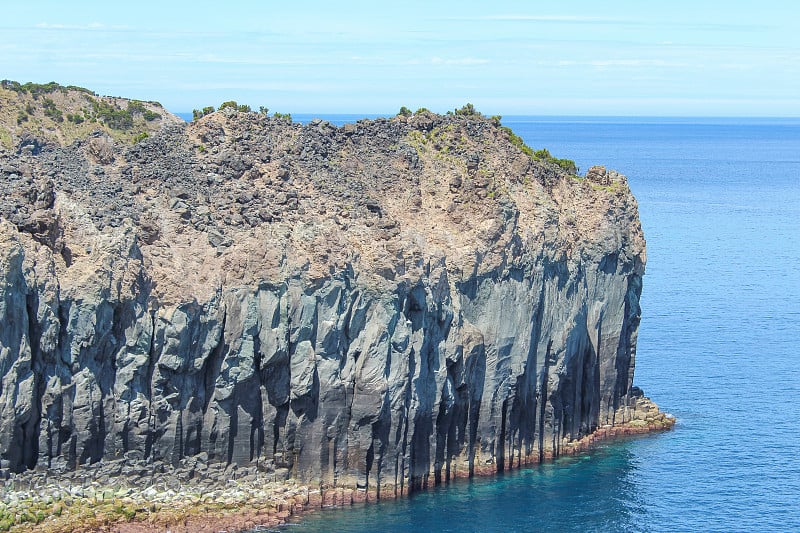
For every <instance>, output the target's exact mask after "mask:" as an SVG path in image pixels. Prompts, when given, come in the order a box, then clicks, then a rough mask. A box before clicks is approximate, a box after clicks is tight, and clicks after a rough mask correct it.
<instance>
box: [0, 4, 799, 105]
mask: <svg viewBox="0 0 800 533" xmlns="http://www.w3.org/2000/svg"><path fill="white" fill-rule="evenodd" d="M1 11H2V16H1V17H0V78H6V79H12V80H16V81H21V82H25V81H34V82H42V83H44V82H49V81H57V82H59V83H61V84H64V85H79V86H82V87H87V88H90V89H92V90H94V91H96V92H98V93H99V94H105V95H112V96H126V97H131V98H139V99H142V100H155V101H159V102H161V103H162V104H163V105H164V106H165V107H167V108H168V109H169V110H171V111H173V112H187V111H191V110H192V109H194V108H200V107H204V106H208V105H219V104H220V103H221V102H223V101H226V100H237V101H238V102H239V103H247V104H249V105H251V106H253V108H258V106H262V105H263V106H266V107H268V108H270V109H271V110H272V111H280V112H284V113H286V112H288V113H364V114H370V113H376V114H389V113H396V112H397V110H398V109H399V108H400V106H407V107H409V108H411V109H412V110H414V109H417V108H419V107H427V108H429V109H431V110H433V111H438V112H443V111H446V110H449V109H453V108H456V107H461V106H462V105H463V104H465V103H467V102H471V103H473V104H474V105H475V107H476V108H477V109H478V110H479V111H482V112H483V113H484V114H500V115H520V114H533V115H627V116H791V117H797V116H800V30H799V29H798V25H799V24H800V2H797V1H795V0H791V1H790V0H785V1H777V0H760V1H757V2H756V1H751V0H747V1H743V0H728V1H725V2H722V1H719V2H717V1H704V0H692V1H685V0H670V1H669V2H647V1H643V0H636V1H614V0H606V1H604V2H598V1H596V0H591V1H588V0H587V1H569V0H564V1H559V2H554V1H548V2H540V1H508V0H495V1H488V2H487V1H481V2H477V1H471V0H461V1H454V0H443V1H435V0H428V1H425V2H423V1H418V0H406V1H403V2H389V1H386V2H380V1H378V0H373V1H371V2H360V1H356V2H348V1H347V0H338V1H335V2H334V1H330V0H329V1H324V2H323V1H303V0H281V1H277V2H276V1H259V2H255V1H254V2H245V1H241V0H227V1H226V2H204V1H202V0H195V1H183V0H178V1H170V0H162V1H161V2H155V1H152V0H141V1H137V2H108V1H107V0H104V1H103V2H94V1H77V0H76V1H64V0H57V1H53V0H36V1H28V2H18V1H16V2H8V3H7V4H6V5H4V6H3V8H2V10H1Z"/></svg>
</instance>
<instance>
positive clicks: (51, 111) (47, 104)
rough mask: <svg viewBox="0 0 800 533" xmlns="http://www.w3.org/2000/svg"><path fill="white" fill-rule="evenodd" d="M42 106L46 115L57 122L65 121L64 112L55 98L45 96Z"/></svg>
mask: <svg viewBox="0 0 800 533" xmlns="http://www.w3.org/2000/svg"><path fill="white" fill-rule="evenodd" d="M42 107H43V108H44V116H46V117H50V118H52V119H53V120H55V121H56V122H64V114H63V113H62V112H61V110H60V109H58V108H57V107H56V103H55V102H54V101H53V100H51V99H50V98H45V99H44V100H43V101H42Z"/></svg>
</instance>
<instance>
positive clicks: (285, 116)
mask: <svg viewBox="0 0 800 533" xmlns="http://www.w3.org/2000/svg"><path fill="white" fill-rule="evenodd" d="M272 116H273V117H275V118H282V119H285V120H288V121H289V122H291V121H292V114H291V113H278V112H276V113H275V114H274V115H272Z"/></svg>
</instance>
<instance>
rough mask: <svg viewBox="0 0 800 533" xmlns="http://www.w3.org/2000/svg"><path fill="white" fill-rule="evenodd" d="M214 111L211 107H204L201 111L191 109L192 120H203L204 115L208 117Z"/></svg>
mask: <svg viewBox="0 0 800 533" xmlns="http://www.w3.org/2000/svg"><path fill="white" fill-rule="evenodd" d="M220 109H222V108H220ZM214 111H216V109H215V108H214V106H213V105H210V106H206V107H204V108H203V109H193V110H192V120H199V119H201V118H203V117H204V116H206V115H210V114H211V113H213V112H214Z"/></svg>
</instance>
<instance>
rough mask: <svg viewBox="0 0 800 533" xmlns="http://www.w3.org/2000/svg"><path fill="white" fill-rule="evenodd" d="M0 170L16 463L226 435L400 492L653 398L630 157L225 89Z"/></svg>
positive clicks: (484, 125) (186, 449)
mask: <svg viewBox="0 0 800 533" xmlns="http://www.w3.org/2000/svg"><path fill="white" fill-rule="evenodd" d="M98 139H100V140H98ZM598 174H599V172H598ZM593 175H594V174H593ZM0 182H2V184H3V188H4V194H3V196H2V199H1V200H0V276H1V277H2V283H0V323H1V324H2V328H0V377H1V378H2V382H1V383H0V457H1V458H2V461H3V465H2V467H3V468H6V469H10V470H12V471H17V472H18V471H22V470H25V469H32V468H36V467H43V468H50V469H61V470H64V469H66V470H69V469H73V468H76V467H78V466H79V465H82V464H87V463H94V462H98V461H101V460H103V459H118V458H122V457H125V456H126V454H131V453H134V454H136V457H141V458H142V459H143V460H145V461H151V462H152V461H162V462H166V463H172V464H178V463H179V462H180V461H181V460H182V459H184V458H186V457H188V456H194V455H197V454H204V455H203V456H204V457H205V456H206V455H207V457H208V460H209V461H211V462H214V461H218V462H222V463H232V464H237V465H241V466H246V465H269V468H270V469H285V470H282V471H285V472H287V475H293V476H294V477H296V478H298V479H301V480H303V481H306V482H311V483H316V482H319V483H321V484H323V485H325V486H345V487H352V488H362V489H363V488H366V489H368V490H375V491H376V492H378V493H380V492H381V491H383V492H384V494H386V493H387V492H388V493H390V494H391V495H395V494H397V493H400V492H405V491H409V490H415V489H416V488H421V487H424V486H427V485H429V484H432V483H434V482H436V481H441V480H445V479H448V478H450V477H453V476H460V475H468V474H471V473H472V472H475V471H486V470H502V469H508V468H513V467H516V466H517V465H519V464H521V463H524V462H528V461H535V460H539V459H541V458H544V457H552V456H556V455H558V454H559V453H560V452H561V450H562V449H564V447H565V446H567V445H568V443H570V442H574V441H577V440H579V439H581V438H582V437H585V436H586V435H588V434H590V433H591V432H593V431H594V430H596V429H598V428H600V427H602V426H607V425H619V424H621V423H624V422H627V421H629V420H631V419H632V418H633V417H635V412H634V411H635V409H634V408H635V406H636V405H637V401H638V395H637V394H634V393H632V378H633V370H634V359H635V351H636V335H637V328H638V324H639V315H640V310H639V295H640V292H641V288H642V275H643V271H644V262H645V247H644V246H645V243H644V239H643V236H642V231H641V227H640V224H639V220H638V214H637V206H636V202H635V200H634V198H633V196H632V195H631V193H630V191H629V189H628V187H627V183H626V180H625V178H624V177H623V176H621V175H619V174H617V173H615V172H613V171H606V170H605V169H603V172H602V184H601V185H600V184H598V183H595V181H592V180H587V179H581V178H577V177H575V176H570V175H568V174H567V173H566V172H565V171H563V170H562V169H561V168H560V167H558V166H557V165H555V164H552V163H550V162H548V161H537V160H535V159H533V158H531V156H529V155H526V153H525V152H524V151H523V150H522V149H521V147H520V146H518V145H517V144H515V143H514V142H511V140H510V138H509V134H508V132H507V131H506V130H504V129H502V128H499V127H498V125H497V124H496V123H495V122H494V121H491V120H488V119H485V118H483V117H480V116H461V115H452V116H438V115H433V114H429V113H421V114H417V115H414V116H411V117H402V116H398V117H395V118H392V119H379V120H374V121H370V120H363V121H359V122H357V123H355V124H348V125H346V126H344V127H341V128H337V127H335V126H333V125H331V124H329V123H327V122H324V121H314V122H311V123H310V124H308V125H305V126H301V125H299V124H293V123H291V122H290V121H289V120H285V119H281V118H266V117H263V116H261V115H258V114H256V113H240V112H236V111H234V110H231V109H226V110H225V111H224V112H217V113H214V114H212V115H209V116H206V117H204V118H202V119H200V120H199V121H196V122H193V123H191V124H188V125H185V124H183V125H181V124H176V123H173V122H170V123H166V122H165V126H164V127H163V128H162V129H161V130H160V131H159V132H157V133H152V134H151V135H150V137H148V138H146V139H144V140H142V141H141V142H138V143H137V144H134V145H129V144H124V143H121V142H117V141H114V140H113V139H110V138H106V137H103V134H102V133H101V132H98V133H97V134H96V135H95V136H89V137H87V138H85V139H82V140H77V141H75V142H73V143H72V144H69V145H65V146H61V145H56V144H53V143H50V144H45V145H44V146H43V147H42V149H41V150H39V151H38V152H37V153H35V154H34V153H33V151H31V150H28V151H21V152H19V153H17V151H13V150H7V151H2V152H0Z"/></svg>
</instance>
